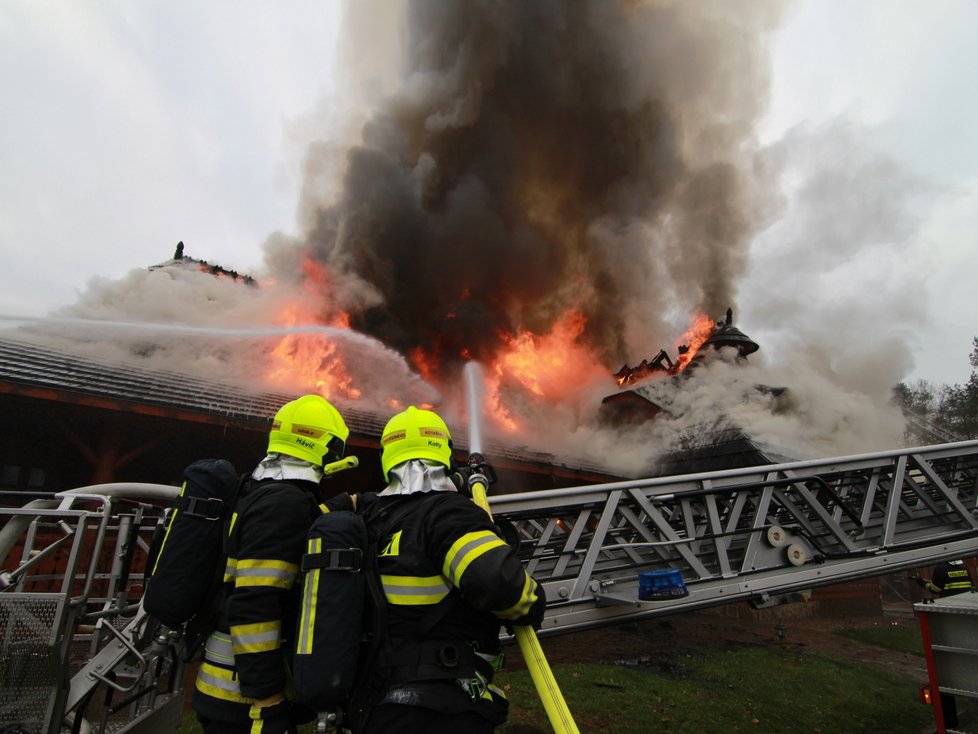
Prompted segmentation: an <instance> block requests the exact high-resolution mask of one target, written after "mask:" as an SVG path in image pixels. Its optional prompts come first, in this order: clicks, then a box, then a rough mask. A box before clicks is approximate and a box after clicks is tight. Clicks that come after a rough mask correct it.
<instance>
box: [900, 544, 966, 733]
mask: <svg viewBox="0 0 978 734" xmlns="http://www.w3.org/2000/svg"><path fill="white" fill-rule="evenodd" d="M911 578H912V579H913V580H914V581H916V582H917V583H918V584H919V585H920V586H921V587H922V588H923V589H924V591H929V592H930V593H932V594H934V595H935V596H937V597H938V598H940V599H943V598H944V597H946V596H954V595H955V594H963V593H965V592H967V591H971V590H972V589H973V588H974V580H973V579H972V578H971V571H969V570H968V567H967V566H966V565H964V561H962V560H953V561H944V563H942V564H941V565H939V566H935V567H934V573H933V576H932V578H931V580H930V581H928V580H927V579H925V578H921V577H920V575H916V576H911ZM940 695H941V710H942V711H943V712H944V723H945V724H946V725H947V726H949V727H952V728H953V727H956V726H958V702H957V699H956V698H955V697H954V695H953V694H950V693H941V694H940Z"/></svg>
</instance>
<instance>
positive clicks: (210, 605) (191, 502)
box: [143, 459, 242, 659]
mask: <svg viewBox="0 0 978 734" xmlns="http://www.w3.org/2000/svg"><path fill="white" fill-rule="evenodd" d="M241 485H242V480H241V478H240V477H239V476H238V473H237V472H236V471H235V469H234V466H233V465H232V464H231V462H229V461H227V460H225V459H201V460H200V461H195V462H194V463H192V464H190V466H188V467H187V468H186V469H184V472H183V487H182V489H181V490H180V496H179V497H178V498H177V500H176V502H175V506H174V509H173V511H172V513H171V514H170V517H169V522H168V523H167V525H166V530H165V533H164V535H163V537H162V539H160V541H159V544H158V546H157V547H156V548H154V549H153V550H152V551H151V553H150V560H149V562H148V565H147V575H148V576H149V579H148V581H147V582H146V591H145V593H144V595H143V608H144V609H145V610H146V611H147V612H148V613H149V614H151V615H152V616H153V617H155V618H156V619H158V620H160V621H161V622H162V623H163V624H165V625H166V626H167V627H170V628H178V627H180V626H181V625H184V624H185V625H186V629H185V633H184V634H185V639H186V650H187V652H186V657H187V658H188V659H189V658H191V657H192V656H193V655H194V653H195V652H196V651H197V649H198V648H199V647H200V645H201V643H202V642H203V641H204V640H205V639H206V637H207V635H209V634H210V632H211V631H212V630H213V628H214V626H215V625H216V623H217V617H218V615H219V613H220V605H219V604H218V600H217V598H218V596H219V594H220V593H221V589H222V586H223V584H222V581H223V577H224V566H225V563H226V561H225V558H226V555H225V548H224V543H225V540H226V538H227V534H228V528H229V526H230V521H231V516H232V514H233V512H234V507H235V505H236V504H237V500H238V496H239V494H240V490H241ZM154 545H155V544H154Z"/></svg>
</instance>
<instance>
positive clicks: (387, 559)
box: [354, 407, 546, 734]
mask: <svg viewBox="0 0 978 734" xmlns="http://www.w3.org/2000/svg"><path fill="white" fill-rule="evenodd" d="M381 451H382V453H381V466H382V469H383V473H384V479H385V480H386V481H387V488H386V489H385V490H383V491H382V492H380V493H379V494H377V496H376V498H375V499H374V500H373V501H372V502H371V503H370V504H369V505H367V506H366V507H365V508H363V509H362V514H363V516H364V519H365V520H366V522H367V525H368V528H370V529H371V534H372V535H374V536H375V537H378V538H379V540H380V542H379V545H378V548H379V553H378V566H379V571H380V575H381V584H382V586H383V592H384V595H385V596H386V599H387V605H386V615H387V619H386V629H387V636H388V639H387V640H386V642H385V644H384V646H383V650H382V652H381V653H380V654H379V660H378V663H377V666H376V668H375V670H374V674H373V676H372V681H371V685H370V687H369V688H370V689H371V690H370V692H369V693H368V694H366V699H367V700H365V701H364V700H362V699H361V700H359V701H356V700H355V702H354V706H355V708H359V709H360V711H361V712H363V711H365V714H363V715H365V717H366V718H365V721H364V720H363V719H362V718H361V719H360V721H358V722H357V725H356V726H355V728H354V731H364V732H366V734H380V733H383V734H396V733H397V732H421V731H423V732H426V734H440V733H442V732H444V733H445V734H449V733H450V734H457V732H465V734H483V733H484V732H492V731H493V730H494V728H495V727H496V726H497V725H499V724H501V723H503V722H504V721H505V720H506V715H507V710H508V707H509V704H508V702H507V701H506V697H505V695H504V694H503V692H502V691H501V690H500V689H499V688H498V687H496V686H494V685H493V683H492V678H493V672H494V671H495V670H496V669H498V666H499V664H500V663H501V655H500V644H499V632H500V627H501V626H502V625H504V624H505V625H515V624H530V625H533V626H535V627H538V626H539V625H540V623H541V622H542V620H543V614H544V611H545V607H546V598H545V596H544V593H543V588H542V587H541V586H539V585H538V584H537V583H536V581H534V580H533V578H531V577H530V576H529V575H528V574H527V573H526V571H525V570H524V569H523V566H522V564H521V563H520V561H519V559H518V558H517V555H516V553H515V551H514V549H513V548H512V547H510V546H509V545H507V544H506V542H504V541H503V539H502V538H501V537H500V536H499V532H500V531H499V528H498V527H497V526H496V525H494V524H493V522H492V519H491V518H490V517H489V515H488V514H487V513H486V512H485V511H483V510H482V509H480V508H479V507H478V506H477V505H476V504H475V503H474V502H472V500H471V499H470V498H469V497H467V496H465V495H464V494H462V493H461V492H460V489H461V490H462V491H464V489H465V482H464V481H458V476H459V474H458V473H457V472H455V471H454V470H455V467H454V466H453V458H452V443H451V435H450V433H449V430H448V427H447V426H446V425H445V422H444V421H443V420H442V419H441V418H440V417H439V416H438V415H437V414H436V413H433V412H431V411H429V410H420V409H418V408H415V407H410V408H408V409H407V410H405V411H403V412H401V413H398V414H397V415H395V416H394V417H393V418H391V419H390V421H389V422H388V423H387V426H386V427H385V428H384V432H383V436H382V437H381ZM453 474H454V475H455V477H456V481H458V485H459V486H456V483H455V482H453V479H452V475H453ZM356 714H357V712H356V711H354V715H355V718H356Z"/></svg>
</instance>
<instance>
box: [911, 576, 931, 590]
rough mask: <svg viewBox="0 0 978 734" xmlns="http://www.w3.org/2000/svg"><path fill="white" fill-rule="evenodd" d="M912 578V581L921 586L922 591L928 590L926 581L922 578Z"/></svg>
mask: <svg viewBox="0 0 978 734" xmlns="http://www.w3.org/2000/svg"><path fill="white" fill-rule="evenodd" d="M910 578H911V579H912V580H914V581H916V582H917V586H919V587H920V588H921V589H926V588H927V581H925V580H924V579H922V578H921V577H920V576H911V577H910Z"/></svg>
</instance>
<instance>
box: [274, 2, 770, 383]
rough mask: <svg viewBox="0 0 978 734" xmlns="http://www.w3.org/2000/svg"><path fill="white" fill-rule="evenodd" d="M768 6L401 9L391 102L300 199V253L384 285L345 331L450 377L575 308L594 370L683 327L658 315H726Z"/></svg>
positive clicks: (752, 197) (762, 92) (761, 88)
mask: <svg viewBox="0 0 978 734" xmlns="http://www.w3.org/2000/svg"><path fill="white" fill-rule="evenodd" d="M352 5H353V6H354V12H356V11H355V6H356V4H352ZM779 14H780V10H779V6H778V5H776V4H774V3H768V2H752V3H749V4H735V5H730V4H728V3H723V2H715V3H709V2H696V3H685V2H654V1H652V2H626V1H624V0H593V1H590V2H586V1H578V2H564V1H563V0H553V1H550V2H548V1H543V0H535V1H534V2H509V1H508V0H505V1H502V0H500V1H492V0H481V1H473V2H464V3H460V2H448V1H443V0H423V1H419V2H412V3H410V4H409V5H408V6H407V12H406V29H405V34H404V43H405V48H404V50H403V59H404V65H405V68H404V71H403V75H402V77H401V80H400V86H399V89H398V90H397V91H396V93H394V94H392V95H390V96H389V97H387V98H385V99H384V100H383V102H382V104H380V105H379V107H378V108H377V109H376V110H375V112H374V114H373V116H372V118H371V119H370V120H369V121H368V123H367V124H366V125H365V126H364V128H363V130H362V139H361V141H360V143H359V144H358V145H356V146H355V147H354V148H353V149H352V150H351V151H350V152H349V155H348V158H347V160H346V163H345V165H346V169H345V175H344V178H343V181H342V187H341V192H340V193H339V195H338V197H336V198H334V199H333V200H330V201H325V200H318V199H316V200H312V201H305V202H303V206H302V209H303V210H304V211H305V212H307V220H308V222H307V224H308V229H307V231H306V233H305V234H304V235H303V236H302V237H301V238H300V239H299V241H298V242H295V243H292V244H293V253H294V254H297V253H300V252H301V253H302V254H303V255H305V256H308V257H311V258H312V259H313V260H314V261H317V262H319V263H320V264H324V265H326V266H328V269H329V270H330V271H331V272H333V273H334V274H338V275H339V276H340V277H344V276H347V277H351V278H352V279H353V282H355V283H358V284H360V285H361V286H363V285H365V284H366V285H369V288H368V290H369V291H370V292H371V293H372V294H374V295H375V294H377V293H379V294H380V299H379V302H378V299H377V298H375V297H372V298H371V299H370V300H369V301H368V302H365V303H364V304H362V305H361V307H360V308H359V309H357V310H356V312H355V313H353V314H352V316H353V319H352V326H353V327H354V328H355V329H358V330H360V331H363V332H365V333H367V334H370V335H372V336H374V337H376V338H378V339H380V340H382V341H383V342H384V343H386V344H388V345H389V346H391V347H393V348H395V349H397V350H399V351H402V352H404V353H409V352H410V350H411V349H412V348H414V347H416V346H420V347H421V348H422V350H423V351H424V352H425V354H426V355H428V356H429V357H430V358H434V360H435V361H437V362H438V363H439V364H440V365H441V367H442V368H444V369H452V370H455V369H456V368H457V360H460V359H462V358H463V354H464V355H465V356H466V357H467V358H475V359H488V358H491V356H492V355H494V354H495V353H496V351H497V349H498V347H499V345H500V338H501V336H502V335H512V334H514V333H515V332H516V331H517V330H518V329H527V330H530V331H532V332H534V333H546V332H547V331H548V330H549V327H550V326H551V325H552V324H553V323H554V321H555V320H556V319H557V318H558V317H559V316H560V315H562V314H563V313H564V311H566V310H567V309H569V308H575V309H577V310H579V311H581V312H583V313H584V314H585V315H586V317H587V327H586V330H585V332H584V334H583V335H582V337H581V341H582V342H583V343H585V344H586V345H588V346H590V347H591V348H592V349H593V350H594V351H595V353H596V354H597V355H598V356H599V358H600V359H602V360H603V361H604V362H605V364H606V365H607V366H609V367H611V368H613V369H615V368H617V367H618V366H620V365H621V363H622V362H624V361H628V360H635V361H637V359H638V358H639V357H641V356H645V355H646V354H647V353H648V352H649V350H650V349H653V348H657V347H658V346H660V342H667V343H668V342H669V341H671V340H672V338H674V337H675V336H676V335H677V332H676V329H675V324H671V325H670V323H669V318H670V317H671V318H672V320H673V321H677V320H681V319H683V318H684V317H686V316H689V315H691V314H692V313H693V312H694V311H703V312H706V313H707V314H708V315H711V316H714V317H716V316H718V315H721V314H722V313H723V312H724V311H725V309H726V308H727V307H728V306H736V292H735V283H736V281H737V278H738V277H739V276H740V275H742V274H743V272H744V270H745V267H746V250H747V244H748V242H749V240H750V238H751V236H752V235H753V234H754V233H755V232H756V231H757V229H758V227H759V226H760V225H761V224H762V222H763V220H764V217H765V216H766V212H767V209H768V204H767V202H766V197H767V196H768V193H767V192H768V191H769V190H770V183H769V182H768V181H767V180H766V176H765V175H763V172H759V171H760V169H759V168H758V167H757V166H756V165H755V161H754V153H755V151H756V149H757V143H756V140H755V138H754V133H753V129H754V125H755V124H756V121H757V118H758V117H759V115H760V114H761V113H762V112H763V111H764V109H765V106H766V101H767V88H768V71H769V70H768V54H767V40H768V36H769V34H770V32H771V31H773V30H774V28H775V26H776V24H777V22H778V20H779ZM349 27H351V28H353V27H357V24H356V23H352V22H351V23H350V25H349ZM355 41H356V39H352V40H351V39H347V44H348V45H350V46H355V45H356V42H355ZM359 53H360V54H369V53H370V52H369V51H368V50H367V49H366V47H361V48H359ZM352 63H356V62H355V61H353V62H352ZM317 150H320V148H319V147H317V146H313V147H312V148H311V149H310V160H309V161H307V168H308V170H310V171H315V170H317V168H319V166H317V164H316V161H315V156H316V155H317ZM308 188H309V190H311V189H313V188H315V187H313V186H310V187H308ZM281 239H282V238H279V242H281ZM276 257H277V258H278V261H279V262H278V264H279V265H280V266H281V265H282V262H281V257H282V255H281V252H279V253H277V254H276ZM269 260H270V261H271V260H272V257H270V258H269ZM334 301H335V299H334ZM682 325H683V326H684V325H685V324H682Z"/></svg>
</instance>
